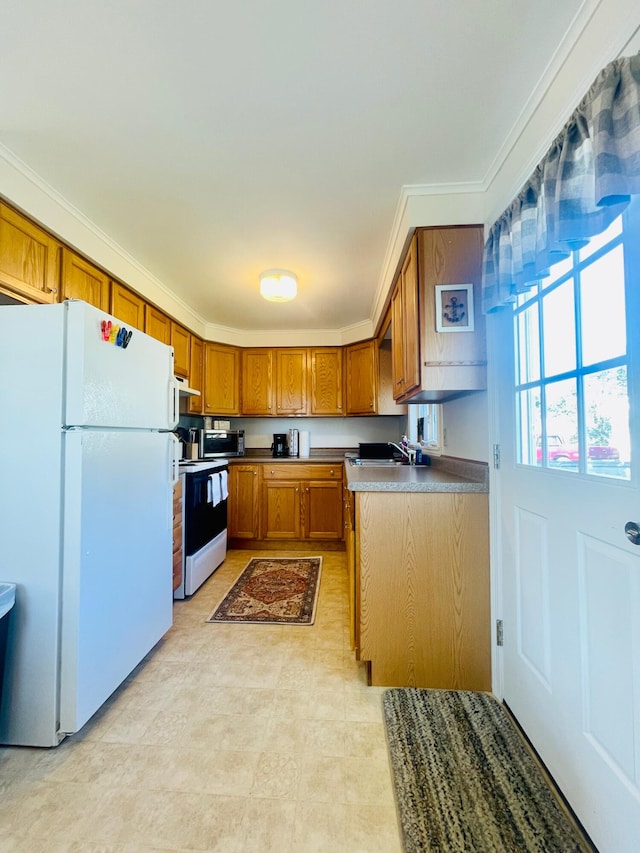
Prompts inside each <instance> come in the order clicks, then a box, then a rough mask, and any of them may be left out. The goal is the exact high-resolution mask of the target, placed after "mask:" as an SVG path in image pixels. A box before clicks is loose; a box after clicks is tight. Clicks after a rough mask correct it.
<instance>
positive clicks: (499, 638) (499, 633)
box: [496, 619, 504, 646]
mask: <svg viewBox="0 0 640 853" xmlns="http://www.w3.org/2000/svg"><path fill="white" fill-rule="evenodd" d="M496 646H504V627H503V624H502V619H496Z"/></svg>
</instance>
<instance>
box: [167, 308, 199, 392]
mask: <svg viewBox="0 0 640 853" xmlns="http://www.w3.org/2000/svg"><path fill="white" fill-rule="evenodd" d="M171 346H172V347H173V359H174V360H173V369H174V370H175V372H176V374H177V375H178V376H184V377H185V378H186V377H188V376H189V371H190V368H191V333H190V332H189V331H188V330H187V329H185V328H184V326H181V325H180V324H179V323H176V322H175V321H174V320H172V321H171ZM192 387H193V386H192ZM198 390H200V389H198Z"/></svg>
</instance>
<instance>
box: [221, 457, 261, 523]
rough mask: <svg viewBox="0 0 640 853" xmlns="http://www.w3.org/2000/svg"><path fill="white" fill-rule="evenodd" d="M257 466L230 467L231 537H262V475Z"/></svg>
mask: <svg viewBox="0 0 640 853" xmlns="http://www.w3.org/2000/svg"><path fill="white" fill-rule="evenodd" d="M259 470H260V469H259V467H258V466H257V465H235V464H234V465H230V466H229V536H230V537H235V538H236V539H258V538H259V536H260V500H259V497H260V473H259Z"/></svg>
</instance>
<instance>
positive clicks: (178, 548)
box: [173, 477, 182, 590]
mask: <svg viewBox="0 0 640 853" xmlns="http://www.w3.org/2000/svg"><path fill="white" fill-rule="evenodd" d="M181 583H182V477H180V478H179V479H178V482H177V483H176V484H175V486H174V487H173V589H174V590H176V589H177V588H178V587H179V586H180V584H181Z"/></svg>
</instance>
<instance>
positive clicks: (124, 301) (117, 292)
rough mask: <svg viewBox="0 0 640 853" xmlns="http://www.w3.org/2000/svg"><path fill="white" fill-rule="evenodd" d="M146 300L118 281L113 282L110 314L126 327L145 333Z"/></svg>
mask: <svg viewBox="0 0 640 853" xmlns="http://www.w3.org/2000/svg"><path fill="white" fill-rule="evenodd" d="M144 305H145V303H144V299H141V298H140V297H139V296H137V295H136V294H135V293H134V292H133V291H132V290H129V288H128V287H125V286H124V285H123V284H120V283H119V282H117V281H112V282H111V306H110V309H109V310H110V313H111V314H113V316H114V317H117V318H118V320H120V322H121V323H124V325H125V326H132V327H133V328H134V329H138V331H140V332H144Z"/></svg>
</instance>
